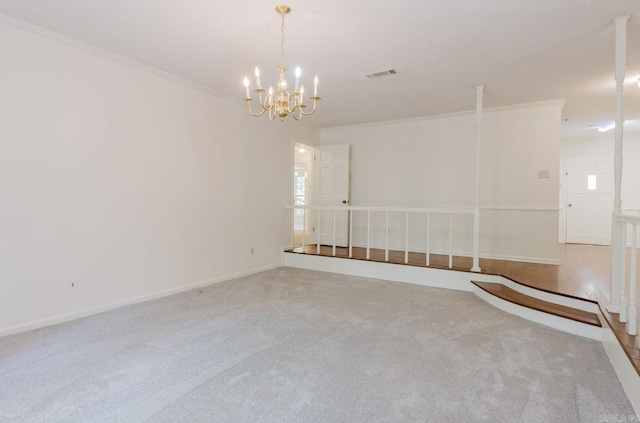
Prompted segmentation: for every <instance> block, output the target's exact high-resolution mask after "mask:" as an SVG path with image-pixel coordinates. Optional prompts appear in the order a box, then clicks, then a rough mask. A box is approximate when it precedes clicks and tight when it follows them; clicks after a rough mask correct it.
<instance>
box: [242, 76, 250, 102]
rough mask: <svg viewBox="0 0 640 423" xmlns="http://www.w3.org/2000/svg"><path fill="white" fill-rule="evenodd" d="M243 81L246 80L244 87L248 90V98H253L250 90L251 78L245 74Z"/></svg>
mask: <svg viewBox="0 0 640 423" xmlns="http://www.w3.org/2000/svg"><path fill="white" fill-rule="evenodd" d="M243 82H244V88H245V89H246V90H247V97H246V98H251V93H250V92H249V78H247V77H246V76H245V77H244V81H243Z"/></svg>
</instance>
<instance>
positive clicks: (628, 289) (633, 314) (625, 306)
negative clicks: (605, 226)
mask: <svg viewBox="0 0 640 423" xmlns="http://www.w3.org/2000/svg"><path fill="white" fill-rule="evenodd" d="M614 221H615V222H616V223H618V224H621V225H622V234H621V235H622V236H620V237H619V238H618V241H617V242H618V243H619V245H617V247H618V248H617V249H616V250H617V251H618V253H617V254H616V255H615V256H614V257H613V260H612V263H611V265H612V268H613V267H616V268H617V271H616V272H612V274H613V275H615V278H613V279H612V281H611V287H612V289H611V292H612V295H613V294H614V293H616V292H619V293H620V297H619V298H620V315H619V320H620V322H621V323H628V324H627V333H628V334H629V335H636V334H637V331H638V329H637V322H638V315H637V311H636V295H637V292H638V278H637V274H638V267H637V254H638V248H637V245H638V226H640V217H639V216H631V215H625V214H614ZM629 229H630V234H631V236H630V237H629V239H627V232H629ZM627 241H628V242H627ZM614 242H616V241H615V240H614ZM627 244H630V247H627ZM628 249H629V250H630V257H629V264H628V266H627V258H626V252H627V250H628ZM627 275H628V277H627ZM627 282H628V283H627ZM614 301H615V300H614V298H611V302H612V303H613V302H614Z"/></svg>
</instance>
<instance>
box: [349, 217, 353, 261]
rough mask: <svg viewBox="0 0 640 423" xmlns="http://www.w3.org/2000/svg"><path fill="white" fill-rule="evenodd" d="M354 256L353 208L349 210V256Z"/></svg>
mask: <svg viewBox="0 0 640 423" xmlns="http://www.w3.org/2000/svg"><path fill="white" fill-rule="evenodd" d="M351 257H353V210H349V258H351Z"/></svg>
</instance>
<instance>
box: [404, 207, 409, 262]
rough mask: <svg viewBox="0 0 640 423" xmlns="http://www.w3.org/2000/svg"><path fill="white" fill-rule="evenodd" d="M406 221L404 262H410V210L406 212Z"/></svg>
mask: <svg viewBox="0 0 640 423" xmlns="http://www.w3.org/2000/svg"><path fill="white" fill-rule="evenodd" d="M404 221H405V225H404V262H405V263H409V212H406V214H405V220H404Z"/></svg>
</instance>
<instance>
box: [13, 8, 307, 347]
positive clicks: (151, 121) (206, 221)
mask: <svg viewBox="0 0 640 423" xmlns="http://www.w3.org/2000/svg"><path fill="white" fill-rule="evenodd" d="M0 51H2V66H0V92H1V93H2V95H0V334H3V333H10V332H15V331H18V330H23V329H26V328H29V327H36V326H38V325H42V324H46V323H51V322H54V321H59V320H65V319H67V318H71V317H77V316H79V315H83V314H86V313H89V312H91V311H96V310H100V309H105V308H109V307H110V306H113V305H117V304H122V303H126V302H129V301H132V300H134V299H136V298H138V299H140V298H147V297H149V296H154V295H159V294H162V293H167V292H171V291H175V290H181V289H184V288H185V287H188V286H192V285H194V284H200V283H206V282H211V281H215V280H219V279H224V278H227V277H229V276H232V275H237V274H243V273H250V272H253V271H257V270H259V269H264V268H268V267H271V266H277V265H279V264H280V263H281V248H282V247H283V246H285V245H288V244H289V243H290V237H291V233H290V231H291V226H290V225H291V224H290V222H291V220H290V219H291V215H290V212H285V210H284V206H285V205H286V204H289V203H290V201H291V192H292V182H291V169H292V162H293V141H292V139H293V138H294V137H296V138H300V139H304V140H309V141H311V142H315V140H316V139H318V138H319V134H318V133H317V131H316V130H311V129H309V128H306V127H304V126H301V125H300V124H290V123H286V122H285V123H282V122H280V121H274V122H269V121H268V119H256V118H253V117H250V116H249V115H248V114H247V112H246V110H245V104H244V103H243V102H242V101H241V100H239V101H238V102H237V103H233V102H229V101H226V100H221V99H219V98H217V97H215V96H213V95H211V94H209V93H206V92H204V91H203V90H200V89H197V88H194V87H192V86H189V85H187V84H184V83H181V82H180V81H178V80H177V79H176V78H169V77H163V76H160V74H159V73H154V72H150V71H147V70H144V69H142V68H141V67H135V66H132V65H130V64H126V63H125V62H124V61H119V60H114V59H113V58H109V56H108V55H102V54H96V53H95V51H94V52H92V50H91V49H88V48H83V47H81V46H79V45H74V43H71V42H63V41H60V40H58V39H55V37H51V36H43V35H42V34H41V33H37V32H34V31H30V30H26V29H24V28H19V27H17V26H14V25H12V24H9V23H7V22H3V21H0ZM230 83H233V81H230ZM239 95H240V91H239ZM239 98H240V97H239ZM251 247H254V248H255V255H254V256H251V255H250V249H251ZM71 281H75V282H76V284H77V288H76V289H73V290H70V289H68V286H69V284H70V282H71Z"/></svg>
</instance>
